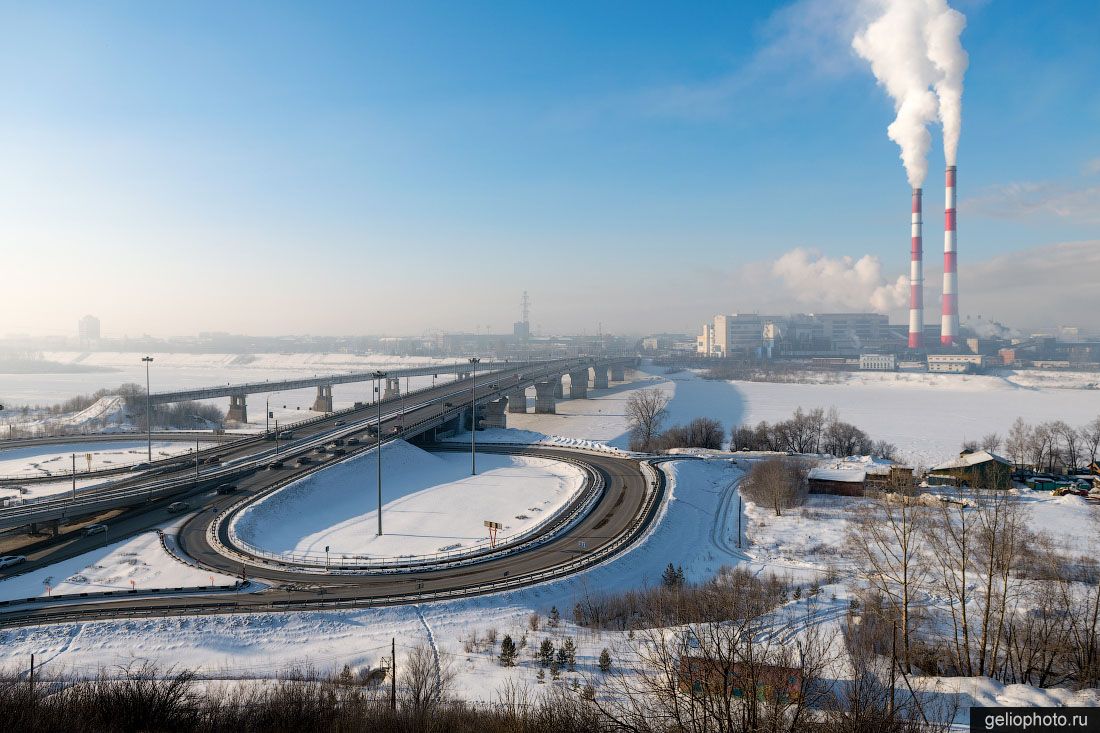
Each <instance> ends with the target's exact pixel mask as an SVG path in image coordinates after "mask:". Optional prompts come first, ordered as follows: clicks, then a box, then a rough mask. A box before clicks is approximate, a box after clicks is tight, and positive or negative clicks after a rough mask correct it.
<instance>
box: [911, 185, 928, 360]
mask: <svg viewBox="0 0 1100 733" xmlns="http://www.w3.org/2000/svg"><path fill="white" fill-rule="evenodd" d="M911 252H912V259H911V261H910V263H909V348H910V349H919V348H920V347H921V345H922V344H921V338H922V336H923V334H924V245H923V244H922V240H921V190H920V189H919V188H914V189H913V228H912V250H911Z"/></svg>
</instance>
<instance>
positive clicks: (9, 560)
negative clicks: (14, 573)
mask: <svg viewBox="0 0 1100 733" xmlns="http://www.w3.org/2000/svg"><path fill="white" fill-rule="evenodd" d="M26 561H27V558H26V557H25V556H24V555H4V556H3V557H0V568H8V567H11V566H12V565H18V564H19V563H21V562H26Z"/></svg>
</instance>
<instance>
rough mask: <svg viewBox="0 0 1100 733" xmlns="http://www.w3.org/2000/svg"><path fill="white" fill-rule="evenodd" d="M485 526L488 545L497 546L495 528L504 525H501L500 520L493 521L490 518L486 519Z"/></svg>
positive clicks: (497, 528)
mask: <svg viewBox="0 0 1100 733" xmlns="http://www.w3.org/2000/svg"><path fill="white" fill-rule="evenodd" d="M485 526H486V527H488V528H489V547H493V548H495V547H496V546H497V530H499V529H500V528H501V527H503V526H504V525H502V524H501V523H500V522H494V521H492V520H491V519H486V520H485Z"/></svg>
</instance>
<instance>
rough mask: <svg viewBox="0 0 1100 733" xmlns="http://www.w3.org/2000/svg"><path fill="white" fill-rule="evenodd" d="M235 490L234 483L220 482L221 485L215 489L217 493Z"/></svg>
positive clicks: (230, 492)
mask: <svg viewBox="0 0 1100 733" xmlns="http://www.w3.org/2000/svg"><path fill="white" fill-rule="evenodd" d="M236 490H237V485H236V484H222V485H221V486H219V487H218V488H217V489H216V491H217V493H219V494H232V493H233V492H234V491H236Z"/></svg>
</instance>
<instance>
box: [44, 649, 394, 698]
mask: <svg viewBox="0 0 1100 733" xmlns="http://www.w3.org/2000/svg"><path fill="white" fill-rule="evenodd" d="M32 658H33V657H32ZM390 710H397V639H396V638H395V637H390Z"/></svg>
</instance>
